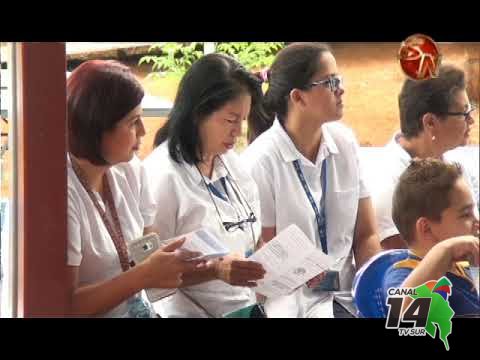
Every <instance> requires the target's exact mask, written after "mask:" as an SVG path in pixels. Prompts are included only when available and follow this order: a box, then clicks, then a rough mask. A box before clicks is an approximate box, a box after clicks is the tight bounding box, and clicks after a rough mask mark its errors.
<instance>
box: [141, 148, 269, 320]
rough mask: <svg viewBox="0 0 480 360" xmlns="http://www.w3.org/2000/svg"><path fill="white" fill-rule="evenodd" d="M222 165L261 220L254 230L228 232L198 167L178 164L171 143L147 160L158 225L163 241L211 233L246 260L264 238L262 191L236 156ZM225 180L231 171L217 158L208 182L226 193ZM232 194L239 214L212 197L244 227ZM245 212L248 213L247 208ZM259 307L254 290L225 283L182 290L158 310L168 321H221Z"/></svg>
mask: <svg viewBox="0 0 480 360" xmlns="http://www.w3.org/2000/svg"><path fill="white" fill-rule="evenodd" d="M222 160H223V162H224V163H225V165H226V166H227V168H228V170H229V171H230V173H231V175H232V177H233V178H234V184H235V182H236V184H238V186H239V187H240V189H241V191H242V194H243V196H244V197H245V199H246V201H247V202H248V204H249V205H250V207H251V209H252V210H253V213H254V214H255V216H256V217H257V221H256V223H254V224H253V226H252V228H251V227H250V225H249V224H247V225H246V227H245V231H242V230H240V229H238V230H236V231H235V232H232V233H229V232H227V231H226V230H225V229H224V227H223V225H221V224H220V219H219V217H218V215H217V211H216V210H215V206H214V204H213V203H212V199H211V198H210V195H209V192H208V191H207V189H206V187H205V184H204V183H203V180H202V177H201V175H200V173H199V172H198V170H197V168H196V167H195V166H194V165H188V164H186V163H183V164H178V163H176V162H174V161H173V160H172V159H171V158H170V155H169V153H168V141H166V142H164V143H163V144H161V145H160V146H159V147H157V148H156V149H155V150H154V151H153V152H152V153H151V154H150V155H149V156H148V157H147V158H146V159H145V160H144V166H145V169H146V171H147V178H148V181H149V183H150V188H151V189H152V193H153V195H154V199H155V202H156V203H157V209H158V210H157V215H156V217H155V221H154V225H155V227H156V229H157V230H158V231H159V234H160V238H161V239H170V238H174V237H178V236H179V235H182V234H186V233H189V232H191V231H195V230H198V229H200V228H202V227H206V228H209V229H210V230H211V231H212V232H213V233H214V234H215V235H216V236H217V237H218V239H220V240H222V241H223V242H224V245H225V246H226V247H227V248H229V249H230V250H231V252H232V253H237V254H240V255H242V256H244V255H245V254H246V253H247V252H248V251H251V249H253V247H254V244H253V241H255V243H256V241H257V240H258V237H259V236H260V233H261V225H260V208H259V206H260V205H259V199H258V189H257V187H256V185H255V182H254V181H253V179H252V178H251V177H250V176H248V175H247V174H246V172H245V171H244V170H243V169H242V168H241V167H240V162H239V160H238V156H237V155H236V154H235V152H234V151H229V152H227V153H226V154H224V155H222ZM224 176H227V171H226V169H225V168H224V167H223V165H222V163H221V162H220V161H219V160H218V158H216V160H215V163H214V170H213V176H212V179H208V178H207V177H204V179H205V181H206V182H207V183H213V185H214V186H215V187H216V188H217V189H218V190H219V191H220V192H222V193H224V191H223V187H222V186H221V185H220V178H222V177H224ZM234 186H235V185H234ZM227 190H228V191H229V196H230V199H233V200H232V201H233V204H234V206H235V208H234V207H233V206H232V203H231V202H229V201H225V200H222V199H220V198H219V197H217V196H215V195H213V194H212V196H213V198H214V201H215V203H216V205H217V207H218V210H219V212H220V214H221V217H222V221H238V218H237V217H236V214H237V213H236V212H235V209H237V211H238V212H240V213H241V219H245V218H246V217H247V215H246V214H245V213H244V211H243V207H242V206H241V204H239V202H238V201H237V200H236V197H235V195H234V194H232V190H231V189H230V188H229V187H228V185H227ZM245 208H246V209H247V211H248V207H246V205H245ZM252 229H253V236H252V231H251V230H252ZM184 293H186V294H187V295H188V297H190V298H192V299H193V300H194V302H196V303H198V304H199V305H200V306H201V307H203V308H204V309H205V310H206V311H207V312H208V314H206V313H205V311H203V309H201V308H199V307H198V306H196V304H195V303H192V301H191V300H190V299H189V298H188V297H186V296H185V295H184ZM254 302H255V298H254V293H253V292H252V291H251V290H250V289H249V288H245V287H238V286H231V285H229V284H227V283H225V282H223V281H220V280H213V281H209V282H206V283H202V284H198V285H193V286H189V287H185V288H182V289H181V291H177V293H175V294H174V295H172V296H170V297H167V298H165V299H162V300H160V301H159V302H157V303H155V304H154V306H155V309H156V310H157V311H158V312H159V313H160V315H161V316H162V317H208V316H214V317H221V316H222V315H224V314H226V313H228V312H231V311H234V310H237V309H240V308H242V307H245V306H248V305H250V304H252V303H254Z"/></svg>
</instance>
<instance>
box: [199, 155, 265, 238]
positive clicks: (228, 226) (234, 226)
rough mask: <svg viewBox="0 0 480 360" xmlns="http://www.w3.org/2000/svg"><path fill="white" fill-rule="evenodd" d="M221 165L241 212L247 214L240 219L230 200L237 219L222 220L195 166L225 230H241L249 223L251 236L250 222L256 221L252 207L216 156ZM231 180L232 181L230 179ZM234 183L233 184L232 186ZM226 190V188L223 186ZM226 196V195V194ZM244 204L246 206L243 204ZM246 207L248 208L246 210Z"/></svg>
mask: <svg viewBox="0 0 480 360" xmlns="http://www.w3.org/2000/svg"><path fill="white" fill-rule="evenodd" d="M218 158H219V159H220V161H221V163H222V165H223V167H224V168H225V169H226V170H227V174H228V176H226V177H225V178H226V181H227V182H228V184H229V185H230V188H231V189H232V190H233V192H234V194H235V197H236V198H237V200H238V203H240V204H241V206H242V208H243V213H244V214H248V215H247V217H246V218H244V219H240V218H241V216H240V214H239V212H238V211H237V209H236V207H235V206H234V204H233V202H231V204H232V207H233V208H234V209H235V212H236V215H237V219H238V221H223V218H222V215H221V214H220V211H219V210H218V206H217V203H216V202H215V199H214V196H213V194H212V191H211V190H210V187H209V186H208V184H207V182H206V181H205V178H204V177H203V174H202V173H201V172H200V169H199V168H198V166H197V170H198V172H199V173H200V176H201V177H202V180H203V184H204V185H205V187H206V188H207V191H208V194H209V195H210V199H211V200H212V202H213V205H214V206H215V210H216V212H217V215H218V218H219V221H220V223H221V224H222V226H223V227H224V228H225V230H226V231H227V232H230V233H232V232H234V231H236V230H238V229H241V230H242V231H243V230H244V226H245V225H246V224H250V228H251V230H252V237H254V234H253V227H252V224H253V223H255V222H256V221H257V217H256V216H255V214H254V213H253V210H252V208H251V207H250V205H249V203H248V202H247V200H246V199H245V196H244V195H243V193H242V191H241V189H240V187H239V186H238V184H237V182H236V181H235V179H234V178H233V176H232V175H231V174H230V171H229V170H228V168H227V166H226V165H225V163H224V162H223V160H222V159H221V158H220V157H218ZM230 179H231V180H233V182H232V181H231V180H230ZM234 185H235V186H234ZM225 190H226V188H225ZM227 196H228V195H227ZM244 204H246V207H245V205H244ZM247 208H248V211H247Z"/></svg>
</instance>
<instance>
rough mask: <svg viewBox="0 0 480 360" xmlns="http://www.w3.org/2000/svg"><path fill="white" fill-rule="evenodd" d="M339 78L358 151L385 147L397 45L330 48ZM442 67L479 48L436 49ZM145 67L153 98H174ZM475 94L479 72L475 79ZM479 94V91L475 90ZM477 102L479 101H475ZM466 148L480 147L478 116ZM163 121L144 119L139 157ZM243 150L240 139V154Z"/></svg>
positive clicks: (398, 80)
mask: <svg viewBox="0 0 480 360" xmlns="http://www.w3.org/2000/svg"><path fill="white" fill-rule="evenodd" d="M331 46H332V49H333V52H334V54H335V57H336V59H337V65H338V68H339V71H340V73H341V74H342V75H343V77H344V79H345V87H346V91H345V95H344V101H343V102H344V104H345V107H344V118H343V121H344V122H345V123H346V124H347V125H348V126H350V127H351V128H352V129H353V130H354V131H355V134H356V135H357V138H358V141H359V143H360V145H361V146H383V145H385V144H386V143H387V142H388V141H389V140H390V139H391V137H392V134H393V133H394V132H395V131H397V130H398V129H399V128H400V123H399V113H398V102H397V101H398V100H397V99H398V94H399V92H400V89H401V86H402V83H403V81H404V79H405V76H404V75H403V73H402V70H401V68H400V65H399V63H398V60H397V52H398V49H399V44H397V43H335V44H331ZM439 47H440V51H441V53H442V54H443V61H442V63H451V64H454V65H457V66H459V67H462V68H464V67H465V62H466V61H467V59H480V43H448V44H447V43H445V44H444V43H440V44H439ZM147 72H148V68H147V67H141V68H136V73H137V75H138V76H139V78H141V79H142V82H143V84H144V86H145V88H146V89H147V91H148V92H150V93H151V94H152V95H156V96H161V97H165V98H168V99H170V100H172V101H173V99H174V98H175V93H176V87H177V85H178V80H175V79H164V80H160V81H158V80H157V81H154V80H148V79H145V75H146V73H147ZM475 75H476V79H474V80H473V81H476V82H477V89H478V82H479V81H480V80H479V79H478V71H477V73H476V74H475ZM477 94H478V90H477ZM477 102H478V100H477ZM474 115H475V125H474V128H473V131H471V137H470V143H471V144H479V112H478V111H476V114H474ZM164 122H165V119H158V118H147V119H145V123H146V126H147V135H146V136H145V138H144V140H143V145H142V148H141V151H140V157H144V156H146V155H147V154H148V153H149V152H150V151H151V144H152V142H153V137H154V135H155V132H156V129H158V128H159V127H160V126H161V125H163V123H164ZM244 145H245V141H244V139H241V141H240V144H239V146H238V147H239V148H242V147H243V146H244Z"/></svg>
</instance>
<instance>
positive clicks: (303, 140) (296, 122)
mask: <svg viewBox="0 0 480 360" xmlns="http://www.w3.org/2000/svg"><path fill="white" fill-rule="evenodd" d="M285 131H286V132H287V134H288V135H289V136H290V138H291V139H292V141H293V143H294V144H295V147H296V148H297V149H298V151H300V153H301V154H302V155H303V156H305V157H306V158H307V159H309V160H310V161H311V162H312V163H315V161H316V159H317V154H318V149H319V147H320V142H321V141H322V126H321V125H319V124H318V123H315V122H312V121H304V119H300V118H298V117H296V116H294V115H293V114H290V115H289V117H288V118H287V120H286V121H285Z"/></svg>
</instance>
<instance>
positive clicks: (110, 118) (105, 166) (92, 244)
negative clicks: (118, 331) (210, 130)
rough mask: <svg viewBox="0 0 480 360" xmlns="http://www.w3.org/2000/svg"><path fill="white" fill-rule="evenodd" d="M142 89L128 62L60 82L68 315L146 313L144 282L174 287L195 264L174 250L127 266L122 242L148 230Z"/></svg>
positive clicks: (95, 67)
mask: <svg viewBox="0 0 480 360" xmlns="http://www.w3.org/2000/svg"><path fill="white" fill-rule="evenodd" d="M143 95H144V92H143V89H142V87H141V85H140V83H139V82H138V81H137V80H136V79H135V77H134V75H133V74H132V73H131V71H130V70H129V68H128V67H126V66H124V65H122V64H120V63H118V62H114V61H87V62H85V63H83V64H82V65H80V66H79V67H78V68H77V69H76V70H75V71H73V73H72V74H71V75H70V77H69V79H68V81H67V111H68V113H67V119H68V131H69V138H68V149H69V153H68V155H67V167H68V252H67V264H68V275H69V278H70V279H71V309H70V313H71V314H72V315H80V316H105V317H151V316H155V313H154V312H153V311H152V307H151V306H150V304H149V303H148V301H147V300H146V298H143V296H141V291H142V289H146V288H176V287H178V286H179V285H180V284H181V275H182V273H183V272H184V271H187V270H188V271H190V270H192V269H193V268H194V267H195V266H196V263H195V262H193V261H187V259H186V258H188V257H189V256H192V254H191V253H188V252H183V251H182V252H180V251H178V250H177V251H175V250H176V249H177V248H179V247H180V246H181V245H182V244H183V241H184V240H178V241H176V242H174V243H172V244H170V245H169V246H168V247H165V248H163V249H161V250H158V251H157V252H155V253H153V254H152V255H151V256H150V257H149V258H147V259H146V260H145V261H143V262H142V263H139V264H136V266H134V267H132V265H133V264H132V263H131V262H130V261H129V257H128V250H127V244H128V243H129V242H131V241H132V240H135V239H137V238H139V237H141V236H142V235H143V234H146V233H149V232H151V225H152V222H153V218H154V215H155V206H154V204H153V199H152V196H151V193H150V192H149V190H148V187H147V186H146V182H145V173H144V170H143V168H142V165H141V163H140V161H139V160H138V159H137V158H136V157H134V154H135V151H137V150H138V148H139V145H140V139H141V137H143V136H144V135H145V128H144V126H143V122H142V117H141V115H142V107H141V101H142V99H143Z"/></svg>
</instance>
